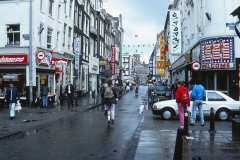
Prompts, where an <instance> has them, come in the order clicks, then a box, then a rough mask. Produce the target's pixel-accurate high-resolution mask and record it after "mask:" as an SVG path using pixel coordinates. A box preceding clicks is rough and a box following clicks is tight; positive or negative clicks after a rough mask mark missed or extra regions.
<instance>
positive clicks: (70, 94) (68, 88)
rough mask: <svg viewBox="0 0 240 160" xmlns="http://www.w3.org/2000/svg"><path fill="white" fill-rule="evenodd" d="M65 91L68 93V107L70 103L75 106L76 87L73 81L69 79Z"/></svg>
mask: <svg viewBox="0 0 240 160" xmlns="http://www.w3.org/2000/svg"><path fill="white" fill-rule="evenodd" d="M65 93H66V94H67V100H68V108H70V103H71V105H72V107H73V94H74V87H73V85H72V83H71V81H68V85H67V86H66V87H65Z"/></svg>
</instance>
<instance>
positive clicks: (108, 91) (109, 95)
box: [104, 87, 114, 98]
mask: <svg viewBox="0 0 240 160" xmlns="http://www.w3.org/2000/svg"><path fill="white" fill-rule="evenodd" d="M112 97H114V94H113V91H112V87H106V88H105V91H104V98H112Z"/></svg>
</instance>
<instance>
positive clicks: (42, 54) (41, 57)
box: [37, 51, 46, 60]
mask: <svg viewBox="0 0 240 160" xmlns="http://www.w3.org/2000/svg"><path fill="white" fill-rule="evenodd" d="M45 56H46V55H45V53H44V52H43V51H39V52H38V53H37V59H39V60H43V59H44V58H45Z"/></svg>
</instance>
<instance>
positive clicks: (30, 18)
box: [28, 0, 33, 108]
mask: <svg viewBox="0 0 240 160" xmlns="http://www.w3.org/2000/svg"><path fill="white" fill-rule="evenodd" d="M28 64H29V103H30V108H31V105H32V101H33V90H32V83H33V75H32V72H33V71H32V70H33V69H32V0H30V6H29V59H28Z"/></svg>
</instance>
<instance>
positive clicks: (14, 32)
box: [7, 24, 20, 45]
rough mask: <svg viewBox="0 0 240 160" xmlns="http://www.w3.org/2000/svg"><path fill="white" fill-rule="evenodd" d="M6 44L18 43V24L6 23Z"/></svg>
mask: <svg viewBox="0 0 240 160" xmlns="http://www.w3.org/2000/svg"><path fill="white" fill-rule="evenodd" d="M7 45H20V25H19V24H15V25H7Z"/></svg>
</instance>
